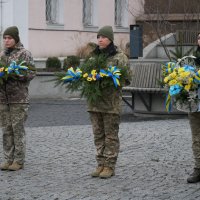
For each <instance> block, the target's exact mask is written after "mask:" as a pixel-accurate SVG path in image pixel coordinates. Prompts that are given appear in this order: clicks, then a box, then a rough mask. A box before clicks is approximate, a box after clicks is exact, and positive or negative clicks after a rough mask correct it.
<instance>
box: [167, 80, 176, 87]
mask: <svg viewBox="0 0 200 200" xmlns="http://www.w3.org/2000/svg"><path fill="white" fill-rule="evenodd" d="M168 84H169V86H172V85H175V84H177V81H176V80H175V79H173V80H171V81H169V83H168Z"/></svg>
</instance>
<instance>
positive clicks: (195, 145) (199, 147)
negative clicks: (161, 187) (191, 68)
mask: <svg viewBox="0 0 200 200" xmlns="http://www.w3.org/2000/svg"><path fill="white" fill-rule="evenodd" d="M197 42H198V45H197V49H196V51H195V54H194V56H195V57H196V59H195V63H196V65H197V66H198V67H199V66H200V34H198V36H197ZM189 121H190V127H191V132H192V150H193V155H194V160H195V166H194V171H193V173H192V174H191V175H190V176H189V177H188V179H187V182H188V183H197V182H200V112H199V111H198V112H191V113H189Z"/></svg>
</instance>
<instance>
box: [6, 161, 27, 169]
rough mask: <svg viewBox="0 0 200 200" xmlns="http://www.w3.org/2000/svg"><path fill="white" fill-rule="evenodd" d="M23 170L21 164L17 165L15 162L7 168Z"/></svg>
mask: <svg viewBox="0 0 200 200" xmlns="http://www.w3.org/2000/svg"><path fill="white" fill-rule="evenodd" d="M23 168H24V165H23V164H18V163H17V162H13V163H12V165H10V166H9V167H8V170H10V171H17V170H20V169H23Z"/></svg>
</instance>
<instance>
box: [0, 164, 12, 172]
mask: <svg viewBox="0 0 200 200" xmlns="http://www.w3.org/2000/svg"><path fill="white" fill-rule="evenodd" d="M11 164H12V163H9V162H5V163H2V164H1V165H0V169H1V170H8V168H9V166H10V165H11Z"/></svg>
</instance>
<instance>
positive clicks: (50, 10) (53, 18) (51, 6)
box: [46, 0, 59, 24]
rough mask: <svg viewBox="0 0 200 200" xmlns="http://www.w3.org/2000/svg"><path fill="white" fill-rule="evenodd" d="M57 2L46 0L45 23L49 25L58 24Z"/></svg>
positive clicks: (57, 0)
mask: <svg viewBox="0 0 200 200" xmlns="http://www.w3.org/2000/svg"><path fill="white" fill-rule="evenodd" d="M58 3H59V0H46V21H47V23H49V24H57V23H58Z"/></svg>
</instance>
